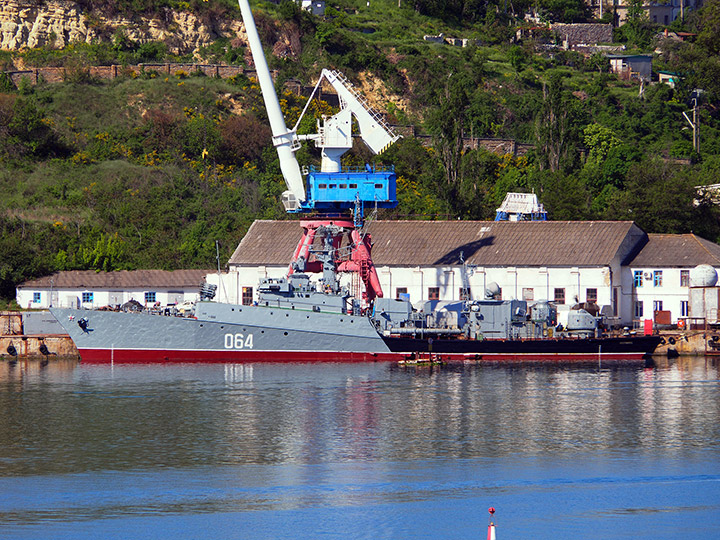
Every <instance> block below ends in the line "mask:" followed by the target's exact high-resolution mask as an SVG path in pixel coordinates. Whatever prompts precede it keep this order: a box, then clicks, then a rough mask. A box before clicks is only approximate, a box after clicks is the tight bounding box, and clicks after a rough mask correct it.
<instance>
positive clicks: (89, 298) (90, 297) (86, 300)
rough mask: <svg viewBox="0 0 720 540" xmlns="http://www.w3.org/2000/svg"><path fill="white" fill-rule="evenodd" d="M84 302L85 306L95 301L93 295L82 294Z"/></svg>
mask: <svg viewBox="0 0 720 540" xmlns="http://www.w3.org/2000/svg"><path fill="white" fill-rule="evenodd" d="M82 301H83V304H88V303H91V302H92V301H93V293H91V292H84V293H82Z"/></svg>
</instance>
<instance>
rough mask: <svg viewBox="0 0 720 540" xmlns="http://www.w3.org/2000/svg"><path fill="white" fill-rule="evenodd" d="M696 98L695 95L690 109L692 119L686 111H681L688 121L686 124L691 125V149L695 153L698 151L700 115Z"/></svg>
mask: <svg viewBox="0 0 720 540" xmlns="http://www.w3.org/2000/svg"><path fill="white" fill-rule="evenodd" d="M697 103H698V99H697V97H694V98H693V109H692V120H690V117H689V116H688V114H687V112H685V111H683V116H684V117H685V120H687V121H688V124H690V127H692V130H693V150H695V152H696V153H698V154H699V153H700V116H699V115H698V106H697Z"/></svg>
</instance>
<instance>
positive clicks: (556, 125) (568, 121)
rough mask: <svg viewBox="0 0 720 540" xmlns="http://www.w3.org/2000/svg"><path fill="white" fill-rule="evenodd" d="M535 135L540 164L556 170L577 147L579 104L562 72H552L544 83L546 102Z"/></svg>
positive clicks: (536, 123) (538, 117) (538, 119)
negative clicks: (569, 90)
mask: <svg viewBox="0 0 720 540" xmlns="http://www.w3.org/2000/svg"><path fill="white" fill-rule="evenodd" d="M535 135H536V138H537V142H538V149H539V150H540V154H539V155H540V166H541V168H542V167H543V166H547V167H548V168H549V169H550V170H551V171H552V172H557V171H559V170H560V167H561V164H562V163H563V161H565V160H566V159H567V158H568V157H569V156H570V154H571V152H573V151H574V149H575V144H576V141H577V129H576V126H575V104H574V103H573V101H572V100H571V98H570V97H569V95H568V93H567V92H565V91H564V90H563V83H562V75H560V74H559V73H558V72H554V73H552V75H550V81H549V82H548V83H547V84H543V103H542V109H541V111H540V114H539V115H538V116H537V118H536V122H535Z"/></svg>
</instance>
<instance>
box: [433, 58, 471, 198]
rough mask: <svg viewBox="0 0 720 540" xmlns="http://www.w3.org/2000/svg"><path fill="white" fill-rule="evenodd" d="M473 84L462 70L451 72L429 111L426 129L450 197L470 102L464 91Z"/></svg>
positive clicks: (457, 176)
mask: <svg viewBox="0 0 720 540" xmlns="http://www.w3.org/2000/svg"><path fill="white" fill-rule="evenodd" d="M473 86H474V85H473V83H472V81H471V80H470V78H469V77H468V76H467V75H466V74H465V73H463V72H455V71H451V72H450V74H449V75H448V77H447V80H446V81H445V87H444V88H443V90H442V91H441V93H440V95H439V96H438V97H439V98H440V99H439V105H438V106H437V107H435V108H434V109H433V110H432V111H431V112H430V114H429V118H428V121H427V126H428V129H429V130H430V133H432V135H433V141H434V144H435V148H436V150H437V152H438V156H439V157H440V161H441V162H442V164H443V168H444V170H445V187H446V189H447V191H448V194H449V195H450V200H453V199H454V198H455V197H454V195H455V193H456V191H457V186H458V178H459V174H460V160H461V158H462V150H463V132H464V127H465V123H466V119H467V110H468V107H469V105H470V96H469V95H468V91H469V89H470V88H472V87H473Z"/></svg>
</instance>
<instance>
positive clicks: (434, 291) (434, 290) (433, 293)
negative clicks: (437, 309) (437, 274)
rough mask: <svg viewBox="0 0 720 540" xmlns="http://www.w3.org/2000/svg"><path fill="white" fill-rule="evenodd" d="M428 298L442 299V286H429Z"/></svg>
mask: <svg viewBox="0 0 720 540" xmlns="http://www.w3.org/2000/svg"><path fill="white" fill-rule="evenodd" d="M428 300H440V287H428Z"/></svg>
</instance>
